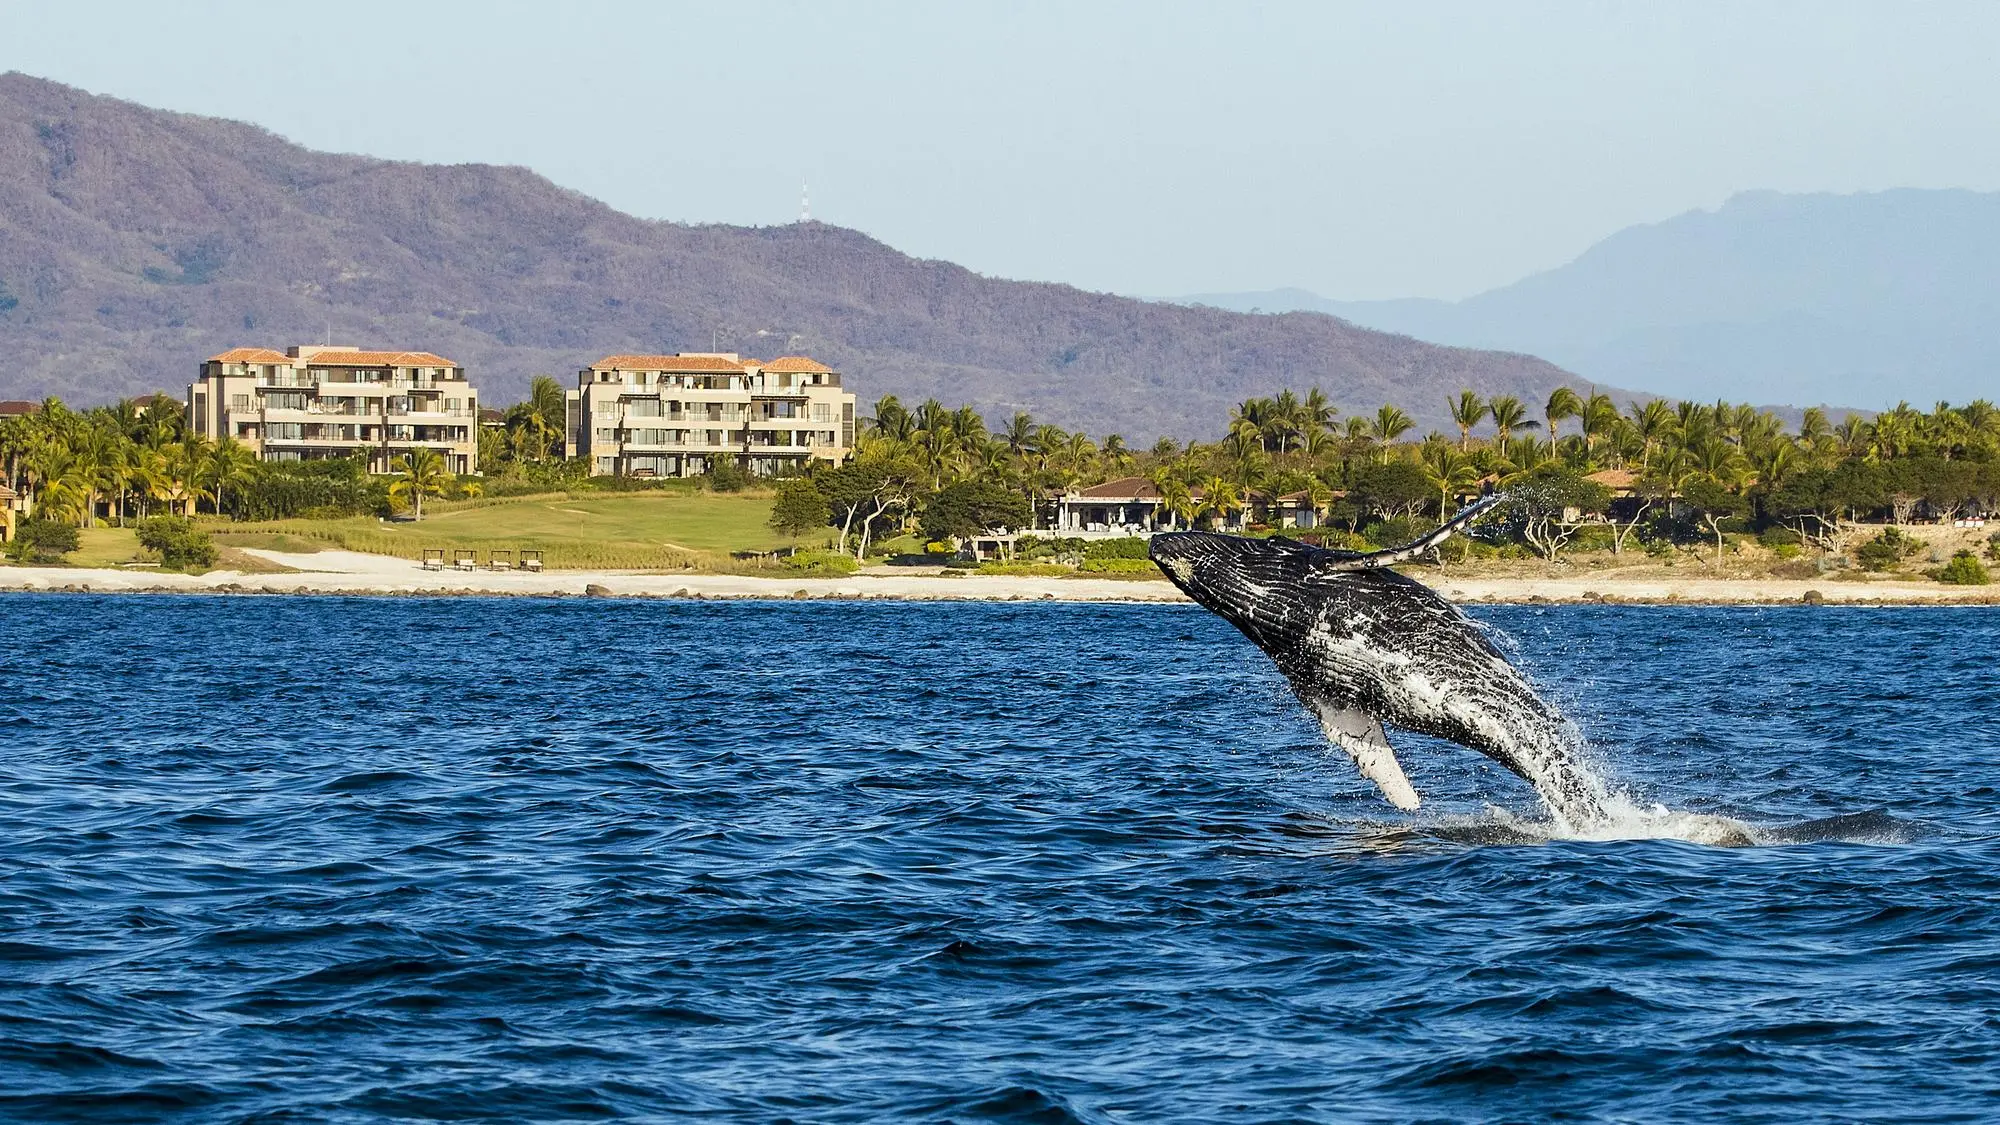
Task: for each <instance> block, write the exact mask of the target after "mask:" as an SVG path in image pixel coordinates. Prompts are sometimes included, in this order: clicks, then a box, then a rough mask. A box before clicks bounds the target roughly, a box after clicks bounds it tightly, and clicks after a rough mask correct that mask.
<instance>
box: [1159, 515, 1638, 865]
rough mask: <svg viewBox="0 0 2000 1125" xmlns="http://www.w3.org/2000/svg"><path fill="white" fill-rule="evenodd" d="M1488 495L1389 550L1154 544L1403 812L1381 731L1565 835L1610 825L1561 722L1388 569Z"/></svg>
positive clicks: (1181, 540) (1478, 637)
mask: <svg viewBox="0 0 2000 1125" xmlns="http://www.w3.org/2000/svg"><path fill="white" fill-rule="evenodd" d="M1499 500H1500V497H1497V496H1495V497H1489V498H1487V499H1486V500H1483V501H1480V502H1479V503H1476V504H1472V505H1470V506H1468V507H1467V508H1465V509H1464V510H1463V511H1461V512H1459V513H1458V514H1457V515H1456V516H1454V517H1453V518H1452V519H1451V520H1449V521H1447V522H1446V523H1445V524H1443V525H1442V526H1440V527H1439V528H1438V529H1437V530H1435V531H1433V532H1431V533H1430V534H1428V535H1425V536H1423V537H1421V538H1419V539H1417V540H1415V541H1414V542H1411V543H1407V544H1405V545H1403V546H1401V547H1394V548H1391V549H1389V550H1384V551H1376V552H1373V553H1363V552H1357V551H1339V550H1328V549H1325V548H1320V547H1313V546H1309V545H1307V544H1304V543H1298V542H1295V541H1293V540H1290V539H1285V538H1270V539H1250V538H1244V537H1242V536H1236V535H1222V534H1217V533H1213V532H1204V531H1180V532H1165V533H1162V534H1159V535H1155V536H1154V537H1153V540H1152V546H1151V550H1150V554H1151V556H1152V559H1153V562H1154V563H1156V564H1157V565H1158V566H1159V567H1160V569H1161V570H1162V571H1164V572H1165V573H1166V575H1167V577H1168V578H1169V579H1171V580H1172V581H1173V583H1174V585H1176V586H1178V587H1180V588H1181V590H1182V591H1183V592H1185V593H1186V594H1187V595H1188V596H1189V597H1191V598H1193V599H1194V600H1195V601H1196V602H1198V603H1200V604H1201V605H1202V606H1204V607H1205V608H1207V609H1209V610H1211V611H1213V612H1214V613H1216V614H1218V615H1220V616H1221V617H1222V618H1224V619H1225V620H1227V621H1228V622H1229V623H1230V624H1232V625H1235V626H1236V627H1237V628H1238V629H1240V630H1242V631H1243V634H1244V635H1245V636H1247V637H1249V638H1250V640H1251V641H1253V642H1254V643H1255V644H1256V645H1257V647H1258V648H1260V649H1263V650H1264V652H1265V653H1266V654H1268V655H1269V656H1270V657H1271V659H1272V660H1273V661H1275V662H1276V663H1277V666H1278V668H1279V670H1280V671H1282V672H1283V673H1284V675H1285V678H1286V680H1288V681H1289V682H1290V683H1291V687H1292V691H1293V693H1294V694H1296V695H1297V696H1298V697H1299V700H1300V702H1302V703H1304V704H1305V705H1306V706H1307V708H1309V709H1310V710H1312V711H1313V712H1314V713H1315V714H1316V715H1317V716H1318V717H1319V720H1320V724H1321V726H1322V728H1323V729H1324V730H1325V731H1326V734H1327V737H1328V738H1329V739H1330V740H1332V741H1333V742H1334V743H1335V744H1337V745H1339V746H1340V747H1341V748H1342V749H1343V750H1345V751H1347V753H1348V755H1349V756H1351V757H1352V758H1353V759H1354V764H1355V765H1356V766H1357V767H1359V768H1360V770H1361V773H1362V774H1363V775H1364V776H1366V777H1367V778H1368V779H1369V780H1371V781H1373V782H1375V784H1376V785H1378V786H1380V787H1381V790H1382V794H1383V796H1385V797H1387V798H1388V799H1389V801H1390V803H1392V804H1394V805H1395V806H1396V807H1398V808H1401V809H1415V808H1417V807H1418V805H1419V803H1420V799H1419V798H1418V796H1417V793H1416V790H1415V789H1414V788H1413V787H1412V786H1411V785H1410V781H1409V778H1408V777H1407V776H1406V775H1405V774H1404V772H1403V767H1402V765H1401V763H1399V762H1398V761H1397V760H1396V753H1395V751H1394V749H1393V748H1392V747H1391V746H1390V743H1389V738H1388V734H1387V731H1386V729H1385V727H1388V726H1393V727H1399V728H1402V729H1405V730H1411V731H1417V732H1420V733H1423V734H1428V735H1433V736H1435V737H1438V738H1443V739H1447V740H1449V741H1451V742H1456V743H1458V744H1459V745H1461V746H1465V747H1469V748H1471V749H1473V750H1476V751H1478V752H1479V753H1481V754H1484V755H1486V756H1487V757H1489V758H1491V759H1493V760H1494V761H1496V762H1498V763H1500V764H1501V765H1502V766H1505V767H1506V768H1507V769H1509V770H1511V771H1513V772H1514V773H1516V774H1518V775H1520V776H1521V777H1522V778H1524V779H1525V780H1527V781H1528V782H1529V784H1531V785H1533V786H1534V787H1535V790H1536V792H1537V793H1539V794H1540V796H1541V798H1542V800H1543V801H1544V802H1545V803H1546V804H1547V805H1548V806H1549V808H1550V810H1551V811H1553V812H1554V813H1555V815H1556V816H1557V818H1559V820H1560V821H1562V822H1563V824H1564V825H1565V826H1566V827H1568V828H1569V829H1570V830H1572V831H1587V830H1589V829H1591V828H1593V827H1594V826H1596V825H1598V824H1600V823H1602V822H1603V821H1604V820H1605V819H1606V815H1607V814H1606V810H1605V802H1606V800H1607V794H1606V793H1605V791H1604V788H1603V786H1602V784H1601V783H1600V782H1599V781H1598V779H1597V778H1596V776H1595V775H1593V774H1592V773H1590V772H1589V771H1588V770H1587V769H1585V768H1583V766H1582V765H1581V764H1580V763H1579V762H1578V761H1577V759H1576V756H1575V751H1576V749H1577V746H1578V741H1579V740H1578V739H1577V737H1576V735H1575V732H1574V731H1573V730H1572V728H1571V727H1570V726H1569V724H1568V723H1567V722H1566V721H1565V720H1564V719H1563V718H1562V716H1561V715H1559V714H1557V713H1556V711H1555V710H1554V709H1553V708H1551V707H1549V706H1548V705H1547V704H1546V703H1544V702H1542V700H1541V699H1540V698H1539V697H1538V696H1536V694H1535V692H1534V690H1533V689H1532V688H1531V687H1529V686H1528V683H1527V680H1526V679H1525V678H1524V677H1523V676H1522V675H1521V674H1520V672H1518V671H1517V670H1515V668H1514V666H1513V665H1512V664H1510V663H1508V661H1507V658H1506V657H1505V656H1502V655H1501V653H1500V650H1499V649H1497V648H1495V647H1494V645H1493V643H1492V642H1491V641H1490V640H1488V639H1487V637H1486V635H1485V634H1484V633H1483V632H1482V631H1481V630H1480V628H1479V627H1478V626H1477V625H1475V624H1473V622H1472V621H1470V620H1468V619H1467V618H1466V617H1465V615H1464V614H1461V613H1460V612H1459V611H1458V610H1457V609H1455V608H1453V606H1452V605H1451V603H1449V602H1447V601H1445V600H1444V599H1443V598H1441V597H1439V596H1438V595H1437V594H1435V593H1433V592H1432V591H1431V590H1430V588H1429V587H1427V586H1425V585H1423V584H1422V583H1420V582H1417V581H1415V580H1414V579H1410V578H1406V577H1404V576H1403V575H1401V574H1398V573H1396V572H1395V571H1393V570H1391V569H1389V568H1390V567H1391V566H1392V565H1394V564H1396V563H1399V562H1405V561H1408V560H1411V559H1414V558H1417V557H1418V556H1420V555H1422V554H1424V553H1425V552H1426V551H1429V550H1430V549H1431V548H1433V547H1436V546H1437V545H1439V544H1441V543H1443V542H1444V541H1445V540H1446V539H1448V538H1450V537H1451V535H1452V533H1453V532H1455V531H1457V530H1458V529H1460V528H1462V527H1464V526H1465V525H1466V524H1467V523H1469V522H1470V521H1472V520H1473V519H1475V518H1477V517H1478V516H1479V515H1481V514H1482V513H1484V512H1485V511H1487V510H1488V509H1489V508H1490V507H1491V506H1492V505H1493V504H1494V503H1496V502H1498V501H1499Z"/></svg>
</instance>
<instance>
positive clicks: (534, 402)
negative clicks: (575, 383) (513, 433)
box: [528, 375, 569, 442]
mask: <svg viewBox="0 0 2000 1125" xmlns="http://www.w3.org/2000/svg"><path fill="white" fill-rule="evenodd" d="M528 404H529V405H530V406H531V407H533V408H534V411H535V416H536V417H537V418H540V419H541V420H542V426H543V429H544V430H545V431H546V432H547V433H548V434H550V435H551V436H552V437H554V438H555V440H556V441H558V442H560V441H561V440H562V438H563V435H564V434H565V433H566V432H567V431H568V429H569V406H568V403H567V401H566V399H565V397H564V395H563V389H562V384H561V383H558V382H556V381H555V380H554V379H552V378H550V377H549V376H547V375H537V376H535V377H534V378H533V379H530V380H529V381H528Z"/></svg>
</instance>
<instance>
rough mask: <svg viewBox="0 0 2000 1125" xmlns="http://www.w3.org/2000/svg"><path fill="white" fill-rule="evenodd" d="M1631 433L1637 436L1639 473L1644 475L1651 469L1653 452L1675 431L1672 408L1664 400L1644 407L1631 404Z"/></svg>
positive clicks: (1652, 402)
mask: <svg viewBox="0 0 2000 1125" xmlns="http://www.w3.org/2000/svg"><path fill="white" fill-rule="evenodd" d="M1631 406H1632V414H1631V418H1632V431H1633V432H1634V433H1635V434H1637V435H1638V437H1639V441H1640V443H1641V445H1640V452H1639V472H1640V475H1642V476H1643V475H1645V474H1646V473H1647V472H1649V471H1650V470H1651V469H1652V465H1653V450H1654V449H1656V448H1658V447H1659V445H1660V444H1661V443H1662V442H1664V441H1666V439H1667V436H1668V435H1669V434H1671V433H1673V432H1674V430H1675V429H1676V425H1675V421H1674V411H1673V408H1672V407H1670V406H1668V405H1667V403H1666V400H1665V399H1658V398H1656V399H1654V400H1653V401H1651V402H1649V403H1647V404H1646V405H1644V406H1640V405H1639V404H1638V403H1636V402H1635V403H1632V404H1631Z"/></svg>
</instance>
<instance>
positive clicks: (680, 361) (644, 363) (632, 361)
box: [590, 355, 743, 373]
mask: <svg viewBox="0 0 2000 1125" xmlns="http://www.w3.org/2000/svg"><path fill="white" fill-rule="evenodd" d="M590 369H591V370H592V371H669V372H675V373H679V372H703V371H741V370H743V365H742V364H740V363H732V362H730V361H729V360H726V359H723V358H722V357H720V356H713V355H608V356H605V357H604V358H603V359H600V360H598V361H597V362H596V363H593V364H591V365H590Z"/></svg>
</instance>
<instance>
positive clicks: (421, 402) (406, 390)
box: [188, 345, 479, 473]
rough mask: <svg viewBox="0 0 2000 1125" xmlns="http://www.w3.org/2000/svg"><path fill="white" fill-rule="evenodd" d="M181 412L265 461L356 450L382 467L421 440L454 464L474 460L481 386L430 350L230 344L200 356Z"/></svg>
mask: <svg viewBox="0 0 2000 1125" xmlns="http://www.w3.org/2000/svg"><path fill="white" fill-rule="evenodd" d="M188 419H189V422H190V424H191V425H192V426H193V427H194V431H195V432H196V433H198V434H204V435H206V436H208V437H210V438H221V437H225V436H227V437H233V438H235V439H236V440H237V441H240V442H242V443H243V444H244V445H247V446H249V447H250V448H251V449H252V450H253V451H255V452H256V453H257V455H258V456H259V457H262V458H263V459H264V460H266V461H303V460H314V459H318V458H323V457H346V456H350V455H352V454H354V453H355V452H357V451H360V452H365V453H366V454H367V457H368V469H369V471H370V472H375V473H387V472H391V471H393V465H394V462H395V460H396V458H397V457H399V456H401V455H402V454H404V453H408V452H409V451H411V450H413V449H418V448H428V449H435V450H437V451H438V453H440V454H441V455H443V457H444V461H445V468H446V469H447V470H449V471H451V472H454V473H469V472H472V471H473V470H474V469H476V468H477V467H478V464H479V392H477V391H475V390H473V389H472V384H470V383H468V382H466V379H465V369H464V368H463V367H460V366H459V365H457V364H456V363H453V362H452V361H451V360H448V359H446V358H444V357H443V356H438V355H432V354H431V353H429V352H371V351H361V350H359V349H357V348H352V347H348V346H345V345H306V346H300V347H295V348H291V349H288V350H286V351H284V352H276V351H272V350H271V349H269V348H235V349H233V350H230V351H226V352H223V353H222V354H221V355H218V356H214V357H211V358H210V359H208V360H207V361H206V362H204V363H203V364H202V365H201V379H200V381H199V382H196V383H193V384H190V385H189V386H188Z"/></svg>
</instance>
